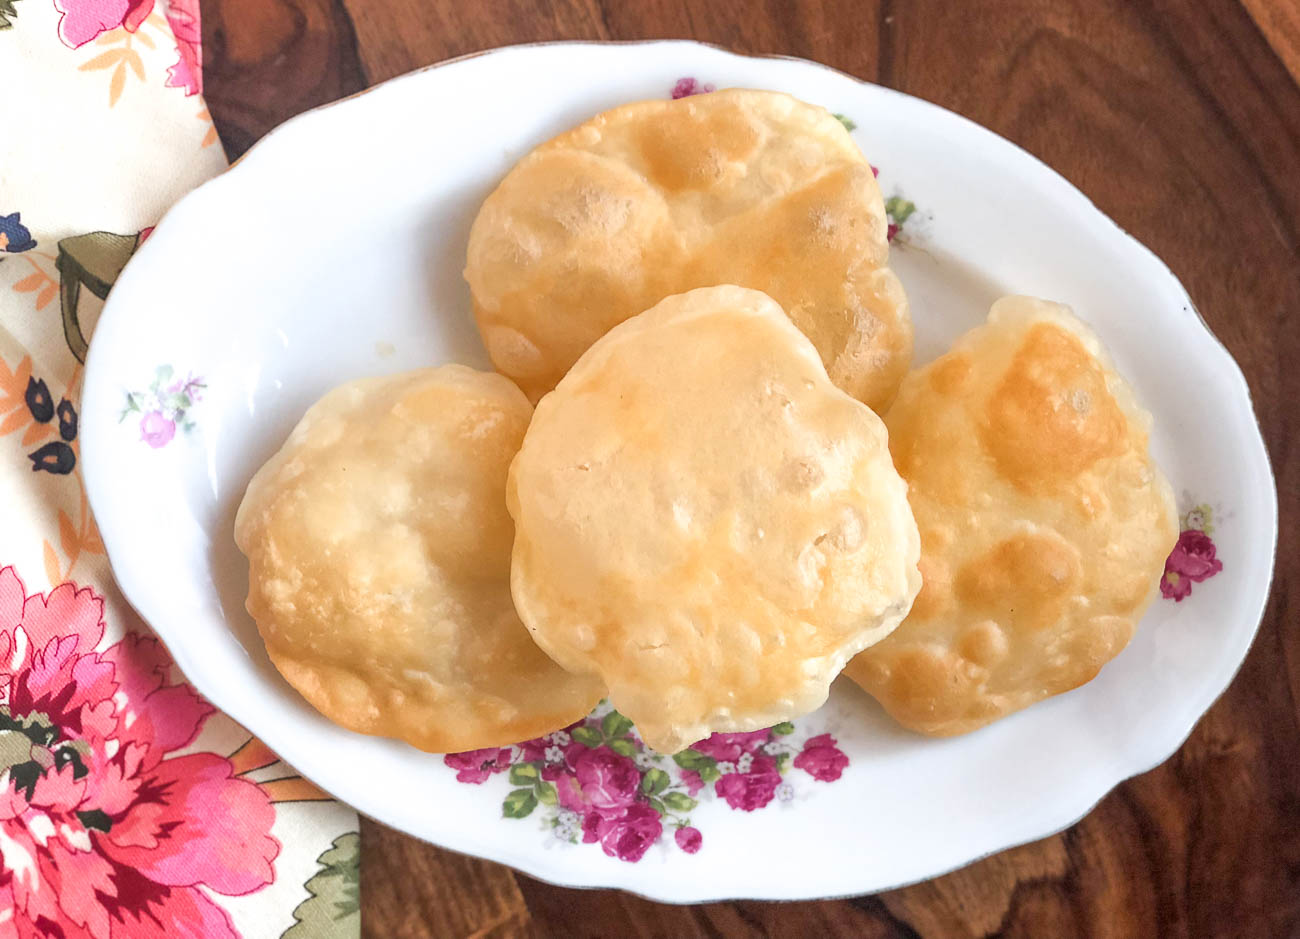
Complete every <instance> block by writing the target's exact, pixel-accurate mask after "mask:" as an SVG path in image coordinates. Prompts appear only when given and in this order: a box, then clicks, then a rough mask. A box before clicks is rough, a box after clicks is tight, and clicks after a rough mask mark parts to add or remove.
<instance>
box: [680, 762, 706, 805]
mask: <svg viewBox="0 0 1300 939" xmlns="http://www.w3.org/2000/svg"><path fill="white" fill-rule="evenodd" d="M682 785H683V786H685V787H686V794H687V795H688V796H690V797H691V798H692V799H694V798H695V796H696V795H697V794H698V793H699V791H700V790H701V789H703V788H704V780H703V779H701V778H700V774H699V772H697V771H696V770H693V769H684V770H682Z"/></svg>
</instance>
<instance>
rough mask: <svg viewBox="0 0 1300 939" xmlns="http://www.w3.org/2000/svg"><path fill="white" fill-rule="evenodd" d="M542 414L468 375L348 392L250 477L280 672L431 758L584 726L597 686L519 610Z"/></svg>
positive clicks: (241, 518)
mask: <svg viewBox="0 0 1300 939" xmlns="http://www.w3.org/2000/svg"><path fill="white" fill-rule="evenodd" d="M531 414H532V407H531V405H530V404H529V403H528V400H527V399H526V398H525V397H524V395H523V394H522V392H520V391H519V389H518V388H516V387H515V386H514V385H513V384H512V383H511V382H510V380H509V379H507V378H505V377H503V376H501V375H497V374H490V373H486V372H478V371H475V370H473V369H470V368H466V367H464V366H461V365H445V366H442V367H440V368H430V369H423V370H420V371H415V372H408V373H405V374H400V375H394V376H390V377H383V378H369V379H363V380H360V381H354V382H350V383H348V384H345V385H342V386H341V387H338V388H335V389H334V390H333V391H330V392H329V393H328V394H326V395H325V396H324V397H323V398H321V399H320V401H318V402H317V403H316V404H314V405H313V406H312V407H311V408H310V409H309V410H308V411H307V413H306V415H305V416H304V417H303V418H302V420H301V421H300V422H299V423H298V425H297V427H295V428H294V430H293V432H292V433H291V434H290V436H289V438H288V440H287V441H286V442H285V444H284V446H283V447H281V448H280V450H279V452H277V453H276V454H275V455H274V456H273V457H271V459H270V460H269V461H267V463H266V465H265V466H263V467H262V468H261V469H260V470H258V472H257V474H256V475H255V476H254V477H253V479H252V482H250V483H249V486H248V490H247V493H246V494H245V496H244V500H243V502H242V503H241V504H240V507H239V512H238V515H237V517H236V520H235V540H236V542H237V543H238V545H239V547H240V549H241V550H242V551H243V552H244V554H245V555H247V556H248V561H249V593H248V601H247V606H248V611H249V613H250V614H252V617H253V619H254V620H255V621H256V622H257V627H258V630H259V631H260V632H261V635H262V638H263V640H264V641H265V643H266V650H267V653H268V654H269V655H270V657H271V661H272V662H273V663H274V664H275V666H276V668H277V669H279V671H280V673H281V674H282V675H284V677H285V678H286V679H287V680H288V681H289V683H290V684H291V685H293V686H294V688H296V689H297V690H298V691H299V692H301V694H302V695H303V697H305V698H306V699H307V700H308V701H309V702H310V703H311V704H312V705H313V706H314V707H315V708H316V709H317V710H319V711H320V712H321V713H322V714H324V715H325V716H326V717H328V718H329V719H330V720H332V721H334V722H335V723H337V724H339V725H341V726H343V727H346V728H348V729H350V730H355V731H359V732H361V733H367V734H377V735H382V736H386V737H396V738H398V739H401V740H404V741H406V742H408V743H410V744H412V745H413V746H416V747H419V748H420V749H422V750H429V751H433V752H447V751H459V750H474V749H479V748H483V747H492V746H505V745H509V744H511V743H514V742H516V741H519V740H524V739H527V738H530V737H535V736H539V735H541V734H545V733H549V732H550V731H553V730H556V729H558V728H560V727H563V726H565V725H566V724H569V723H571V722H572V721H575V720H578V719H580V718H582V717H583V716H584V715H586V714H587V713H588V712H589V711H590V710H591V709H592V707H594V706H595V705H596V703H597V702H598V701H599V700H600V698H601V697H602V696H603V693H604V689H603V687H602V686H601V684H600V682H599V681H598V680H597V679H595V678H592V677H584V676H576V675H571V674H569V673H567V672H565V671H564V670H562V669H561V668H560V667H559V666H557V665H556V664H555V663H554V662H552V661H551V660H550V659H548V658H547V657H546V656H545V655H544V654H543V653H542V652H541V650H539V649H538V648H537V646H536V645H535V644H534V643H533V641H532V640H531V639H530V638H529V635H528V632H527V630H525V629H524V627H523V624H522V623H520V621H519V618H518V617H517V616H516V615H515V610H514V606H513V605H512V603H511V600H510V587H509V579H510V551H511V544H512V542H513V539H514V526H513V524H512V523H511V521H510V516H509V515H508V514H507V513H506V508H505V485H506V473H507V470H508V468H509V465H510V461H511V459H513V457H514V455H515V452H516V451H517V450H518V448H519V443H520V441H521V440H522V439H523V436H524V429H525V428H526V427H527V426H528V421H529V418H530V417H531Z"/></svg>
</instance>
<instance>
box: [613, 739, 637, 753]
mask: <svg viewBox="0 0 1300 939" xmlns="http://www.w3.org/2000/svg"><path fill="white" fill-rule="evenodd" d="M609 748H610V749H611V750H613V751H614V752H615V753H617V754H618V755H619V756H636V744H635V743H633V742H632V741H631V740H628V739H627V738H626V737H620V738H619V739H617V740H611V741H610V742H609Z"/></svg>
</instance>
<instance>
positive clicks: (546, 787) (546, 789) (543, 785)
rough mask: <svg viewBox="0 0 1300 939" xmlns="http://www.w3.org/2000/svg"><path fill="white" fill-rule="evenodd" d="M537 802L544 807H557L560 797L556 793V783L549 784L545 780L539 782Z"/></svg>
mask: <svg viewBox="0 0 1300 939" xmlns="http://www.w3.org/2000/svg"><path fill="white" fill-rule="evenodd" d="M537 801H538V802H540V803H542V805H555V803H556V802H558V801H559V796H558V795H557V794H556V792H555V783H551V782H547V781H546V780H544V779H540V780H538V781H537Z"/></svg>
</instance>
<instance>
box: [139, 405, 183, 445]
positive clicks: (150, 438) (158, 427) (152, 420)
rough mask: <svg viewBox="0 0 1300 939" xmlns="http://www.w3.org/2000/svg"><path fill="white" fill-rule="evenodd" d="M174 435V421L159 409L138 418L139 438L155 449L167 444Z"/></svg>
mask: <svg viewBox="0 0 1300 939" xmlns="http://www.w3.org/2000/svg"><path fill="white" fill-rule="evenodd" d="M175 436H176V422H175V421H174V420H172V419H171V418H169V417H165V416H163V413H162V412H161V411H150V412H149V413H148V414H146V415H145V416H144V417H142V418H140V439H141V440H143V441H144V442H145V443H147V444H149V446H151V447H153V448H154V449H155V450H157V449H158V448H159V447H165V446H167V444H169V443H171V439H172V438H173V437H175Z"/></svg>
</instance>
